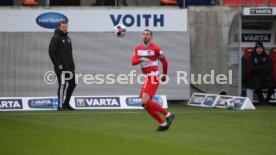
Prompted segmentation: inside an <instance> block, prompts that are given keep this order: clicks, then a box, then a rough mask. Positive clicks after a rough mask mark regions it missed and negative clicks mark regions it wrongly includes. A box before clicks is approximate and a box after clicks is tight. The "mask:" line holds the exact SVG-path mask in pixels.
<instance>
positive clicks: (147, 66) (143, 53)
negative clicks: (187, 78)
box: [132, 43, 168, 75]
mask: <svg viewBox="0 0 276 155" xmlns="http://www.w3.org/2000/svg"><path fill="white" fill-rule="evenodd" d="M143 57H144V58H148V59H150V60H151V63H144V62H140V58H143ZM158 59H159V60H161V62H162V63H163V74H167V68H168V64H167V61H166V59H165V57H164V54H163V52H162V51H161V49H160V48H159V47H158V46H157V45H155V44H154V43H151V44H150V45H149V47H145V46H144V45H143V44H142V45H138V46H137V47H136V48H135V50H134V54H133V57H132V65H138V64H140V66H141V68H142V72H143V74H147V75H158V74H159V70H158Z"/></svg>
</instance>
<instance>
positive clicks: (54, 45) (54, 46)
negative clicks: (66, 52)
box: [49, 36, 61, 68]
mask: <svg viewBox="0 0 276 155" xmlns="http://www.w3.org/2000/svg"><path fill="white" fill-rule="evenodd" d="M57 52H58V38H57V37H55V36H54V37H53V38H52V39H51V42H50V45H49V56H50V58H51V60H52V62H53V64H54V66H55V67H57V68H60V67H59V66H60V65H61V63H60V58H59V57H58V54H57Z"/></svg>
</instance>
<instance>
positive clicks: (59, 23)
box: [58, 20, 68, 26]
mask: <svg viewBox="0 0 276 155" xmlns="http://www.w3.org/2000/svg"><path fill="white" fill-rule="evenodd" d="M61 24H68V22H67V21H66V20H61V21H59V22H58V26H60V25H61Z"/></svg>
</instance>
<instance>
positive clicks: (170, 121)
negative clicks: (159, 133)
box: [166, 114, 174, 129]
mask: <svg viewBox="0 0 276 155" xmlns="http://www.w3.org/2000/svg"><path fill="white" fill-rule="evenodd" d="M173 119H174V114H171V115H170V116H169V117H166V120H167V127H168V129H169V128H170V126H171V124H172V122H173Z"/></svg>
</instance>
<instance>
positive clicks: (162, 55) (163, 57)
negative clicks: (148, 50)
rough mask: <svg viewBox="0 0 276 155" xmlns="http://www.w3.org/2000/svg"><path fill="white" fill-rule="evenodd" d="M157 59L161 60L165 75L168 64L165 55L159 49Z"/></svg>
mask: <svg viewBox="0 0 276 155" xmlns="http://www.w3.org/2000/svg"><path fill="white" fill-rule="evenodd" d="M158 59H159V60H160V61H161V63H162V65H163V74H165V75H167V74H168V66H169V64H168V61H167V59H166V57H165V56H164V53H163V52H162V51H161V50H160V51H159V52H158Z"/></svg>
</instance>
